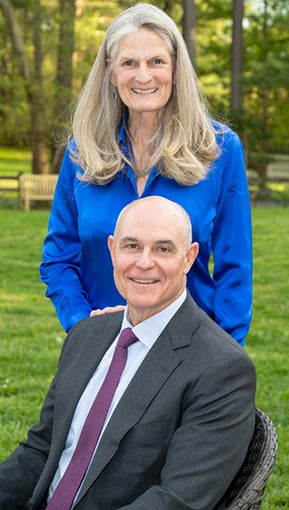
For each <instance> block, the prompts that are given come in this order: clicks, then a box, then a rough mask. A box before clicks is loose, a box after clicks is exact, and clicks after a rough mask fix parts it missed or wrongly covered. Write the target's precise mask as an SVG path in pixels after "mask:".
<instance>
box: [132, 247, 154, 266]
mask: <svg viewBox="0 0 289 510" xmlns="http://www.w3.org/2000/svg"><path fill="white" fill-rule="evenodd" d="M136 265H137V267H139V268H141V269H148V268H150V267H153V265H154V260H153V256H152V253H151V252H150V250H143V251H142V252H141V253H140V254H139V257H138V259H137V262H136Z"/></svg>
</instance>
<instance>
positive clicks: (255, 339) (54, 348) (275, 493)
mask: <svg viewBox="0 0 289 510" xmlns="http://www.w3.org/2000/svg"><path fill="white" fill-rule="evenodd" d="M47 217H48V212H47V211H35V210H34V211H33V210H32V211H30V212H27V213H24V212H22V211H2V212H1V219H2V224H1V245H0V262H1V264H0V282H1V283H0V285H1V289H0V306H1V324H0V336H1V343H0V426H1V441H0V460H3V459H4V458H6V456H7V455H8V454H9V453H10V452H11V451H12V450H13V449H14V448H15V447H16V446H17V445H18V443H19V441H20V440H22V439H24V438H25V437H26V432H27V429H28V427H29V426H31V425H32V424H34V423H35V422H36V420H37V419H38V413H39V408H40V406H41V403H42V401H43V398H44V395H45V393H46V391H47V388H48V386H49V384H50V381H51V379H52V377H53V374H54V372H55V370H56V366H57V359H58V356H59V352H60V349H61V344H62V341H63V338H64V332H63V330H62V329H61V328H60V326H59V324H58V321H57V319H56V316H55V312H54V309H53V307H52V305H51V304H50V302H49V301H48V300H47V299H46V298H45V297H44V286H43V285H42V284H41V283H40V281H39V276H38V266H39V262H40V258H41V244H42V240H43V237H44V235H45V233H46V228H47ZM253 228H254V258H255V265H254V316H253V322H252V327H251V331H250V334H249V336H248V340H247V344H246V350H247V352H248V353H249V354H250V356H251V357H252V358H253V360H254V362H255V365H256V368H257V375H258V390H257V400H256V403H257V405H258V406H259V407H260V408H261V409H263V410H264V411H265V412H266V413H268V415H269V416H270V417H271V419H272V420H273V421H274V423H275V424H276V427H277V431H278V434H279V443H280V446H279V456H278V460H277V465H276V468H275V471H274V473H273V475H272V477H271V479H270V481H269V484H268V487H267V490H266V496H265V499H264V503H263V505H262V509H264V510H280V508H282V509H284V510H285V509H286V508H287V509H289V503H288V492H289V482H288V476H287V470H288V469H287V468H288V463H289V453H288V452H289V425H288V411H289V410H288V401H289V399H288V397H289V393H288V369H289V361H288V360H289V331H288V309H289V281H288V261H287V251H288V246H287V244H288V242H287V238H288V235H287V234H288V230H289V216H288V210H287V209H283V208H276V207H266V208H264V207H262V208H255V209H253Z"/></svg>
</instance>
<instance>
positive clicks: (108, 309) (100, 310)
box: [90, 305, 125, 317]
mask: <svg viewBox="0 0 289 510" xmlns="http://www.w3.org/2000/svg"><path fill="white" fill-rule="evenodd" d="M124 309H125V306H123V305H116V306H106V307H105V308H97V309H96V310H91V312H90V317H93V316H94V315H104V314H105V313H115V312H122V311H123V310H124Z"/></svg>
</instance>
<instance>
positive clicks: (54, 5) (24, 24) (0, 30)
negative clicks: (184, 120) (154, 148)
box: [0, 0, 289, 179]
mask: <svg viewBox="0 0 289 510" xmlns="http://www.w3.org/2000/svg"><path fill="white" fill-rule="evenodd" d="M194 1H195V5H196V17H197V39H196V45H197V48H196V54H197V73H198V75H199V77H200V82H201V84H202V86H203V88H204V89H205V92H206V93H207V95H208V98H209V102H210V104H211V109H212V112H213V114H214V115H216V116H218V117H219V118H221V119H222V120H224V121H229V122H231V123H232V125H233V127H234V128H235V129H236V130H237V131H239V132H240V134H241V136H242V139H243V141H244V144H245V147H246V152H247V154H248V157H249V158H250V163H251V162H252V167H254V168H256V169H257V171H260V175H263V176H264V179H266V169H267V163H268V156H267V154H268V153H275V152H279V153H280V152H281V153H284V154H285V153H289V141H288V136H287V131H288V129H287V119H288V115H289V101H288V90H289V44H288V43H289V37H288V22H289V4H288V2H287V1H286V0H257V1H255V0H244V6H245V18H244V76H243V79H242V83H243V91H244V110H243V111H242V112H239V114H238V115H237V114H236V112H231V111H230V81H231V73H230V58H231V52H230V50H231V39H232V1H231V0H216V1H214V2H210V1H208V0H194ZM10 3H11V5H13V7H14V10H15V14H16V17H17V20H18V23H19V25H20V27H21V30H22V35H23V39H24V42H25V49H26V52H27V57H28V60H29V63H30V68H31V69H33V73H34V72H35V70H34V60H35V47H34V42H33V30H34V28H35V22H36V17H35V8H36V6H37V5H40V6H41V26H40V32H41V52H42V55H43V65H42V79H43V90H42V91H41V92H42V94H43V102H44V104H45V112H44V113H45V115H44V114H43V120H46V119H47V126H45V133H46V134H44V137H45V139H46V140H50V139H51V138H52V135H53V133H52V131H53V129H54V128H55V125H56V124H57V122H58V121H60V122H62V120H63V119H62V116H61V112H60V113H59V119H58V118H57V119H56V118H55V116H56V114H55V112H58V108H57V106H58V105H57V104H56V103H55V102H56V98H57V97H60V96H59V95H58V94H57V90H56V87H57V80H56V76H57V64H56V62H57V51H58V50H57V48H58V45H59V42H61V41H59V33H60V27H61V17H60V11H59V5H60V0H49V1H47V2H43V1H42V2H40V0H29V1H25V0H13V1H11V2H10ZM134 3H135V1H134V0H118V1H117V0H111V1H109V2H103V1H102V0H89V1H88V0H82V1H81V2H77V3H76V5H77V9H76V19H75V51H74V54H73V85H72V97H76V96H77V95H78V92H79V90H80V89H81V86H82V84H83V82H84V80H85V78H86V76H87V75H88V73H89V71H90V68H91V65H92V63H93V61H94V59H95V56H96V54H97V51H98V48H99V45H100V43H101V41H102V38H103V36H104V33H105V31H106V29H107V27H108V25H109V24H110V22H111V21H112V20H113V18H114V17H115V16H116V15H117V14H118V13H119V12H120V11H121V10H123V9H125V8H126V7H128V6H130V5H133V4H134ZM149 3H153V4H155V5H158V6H159V7H161V8H162V9H164V10H165V11H166V12H168V14H170V15H171V16H172V17H173V18H174V19H175V20H176V22H177V23H178V26H179V28H180V30H182V17H183V0H174V1H172V0H156V1H155V2H153V1H151V2H149ZM0 72H1V76H2V79H1V85H0V136H1V140H2V143H5V145H9V144H10V145H19V146H21V145H26V144H27V143H28V142H29V139H30V134H31V133H30V132H31V121H30V117H29V116H30V112H29V108H28V105H27V97H26V95H25V83H24V82H23V78H21V77H20V76H19V72H18V69H17V66H16V62H15V58H14V55H13V51H12V47H11V40H10V38H9V33H8V31H7V26H6V25H5V22H4V19H3V17H2V16H1V15H0ZM33 77H34V76H33ZM60 108H61V109H62V106H61V107H60ZM68 114H69V112H67V116H68ZM57 115H58V113H57ZM64 117H65V116H64ZM64 120H65V118H64ZM256 155H257V159H256Z"/></svg>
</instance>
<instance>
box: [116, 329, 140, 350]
mask: <svg viewBox="0 0 289 510" xmlns="http://www.w3.org/2000/svg"><path fill="white" fill-rule="evenodd" d="M137 341H138V338H137V336H136V335H135V334H134V332H133V331H132V329H131V328H125V329H123V330H122V332H121V334H120V337H119V339H118V342H117V347H122V348H123V349H127V348H128V347H129V346H130V345H131V344H133V343H135V342H137Z"/></svg>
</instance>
